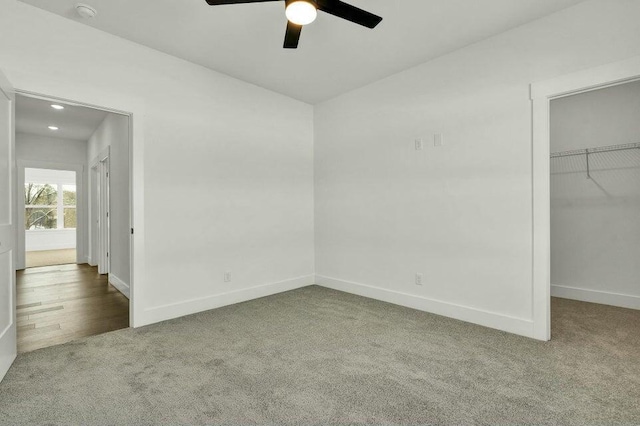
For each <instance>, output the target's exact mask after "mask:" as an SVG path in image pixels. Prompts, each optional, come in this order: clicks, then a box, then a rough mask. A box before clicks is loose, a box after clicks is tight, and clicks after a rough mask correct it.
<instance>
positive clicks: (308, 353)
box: [0, 286, 640, 425]
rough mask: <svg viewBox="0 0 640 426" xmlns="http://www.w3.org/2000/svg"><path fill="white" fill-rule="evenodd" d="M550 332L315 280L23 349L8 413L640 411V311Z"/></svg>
mask: <svg viewBox="0 0 640 426" xmlns="http://www.w3.org/2000/svg"><path fill="white" fill-rule="evenodd" d="M552 305H553V306H552V309H553V337H554V339H553V340H552V341H551V342H539V341H535V340H531V339H527V338H524V337H519V336H515V335H512V334H508V333H503V332H500V331H496V330H492V329H488V328H484V327H480V326H476V325H472V324H468V323H464V322H460V321H456V320H452V319H448V318H444V317H440V316H436V315H431V314H427V313H424V312H420V311H416V310H412V309H407V308H402V307H399V306H395V305H391V304H387V303H383V302H379V301H375V300H370V299H366V298H362V297H358V296H354V295H349V294H346V293H341V292H338V291H334V290H329V289H326V288H321V287H317V286H312V287H306V288H302V289H299V290H295V291H290V292H287V293H282V294H278V295H275V296H271V297H266V298H263V299H258V300H254V301H250V302H246V303H241V304H238V305H234V306H228V307H225V308H221V309H216V310H213V311H208V312H203V313H200V314H196V315H191V316H189V317H184V318H179V319H175V320H171V321H167V322H164V323H161V324H155V325H151V326H147V327H142V328H139V329H125V330H120V331H115V332H111V333H107V334H103V335H100V336H94V337H90V338H84V339H80V340H77V341H74V342H71V343H67V344H64V345H60V346H56V347H50V348H46V349H41V350H37V351H34V352H30V353H27V354H22V355H20V356H19V357H18V359H17V360H16V362H15V364H14V366H13V367H12V368H11V369H10V371H9V373H8V375H7V376H6V378H5V379H4V381H3V382H2V383H0V423H2V424H11V425H15V424H69V423H71V424H83V425H89V424H123V425H125V424H136V425H140V424H148V425H152V424H154V425H155V424H234V425H235V424H354V423H372V424H456V425H459V424H509V425H511V424H524V423H526V424H537V425H546V424H563V425H605V424H638V423H640V311H634V310H629V309H621V308H614V307H610V306H603V305H595V304H589V303H582V302H576V301H570V300H562V299H554V300H553V304H552Z"/></svg>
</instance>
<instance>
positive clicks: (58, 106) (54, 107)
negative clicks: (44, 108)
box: [51, 104, 64, 109]
mask: <svg viewBox="0 0 640 426" xmlns="http://www.w3.org/2000/svg"><path fill="white" fill-rule="evenodd" d="M51 108H53V109H64V107H63V106H62V105H57V104H53V105H51Z"/></svg>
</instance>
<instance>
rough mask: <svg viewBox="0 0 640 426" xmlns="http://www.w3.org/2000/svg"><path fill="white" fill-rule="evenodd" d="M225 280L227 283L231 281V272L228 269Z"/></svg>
mask: <svg viewBox="0 0 640 426" xmlns="http://www.w3.org/2000/svg"><path fill="white" fill-rule="evenodd" d="M224 282H225V283H230V282H231V272H229V271H227V272H225V273H224Z"/></svg>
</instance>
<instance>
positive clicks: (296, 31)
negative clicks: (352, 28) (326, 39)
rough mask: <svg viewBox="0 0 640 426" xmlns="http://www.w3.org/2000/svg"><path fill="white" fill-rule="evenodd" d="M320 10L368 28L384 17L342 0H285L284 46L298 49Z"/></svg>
mask: <svg viewBox="0 0 640 426" xmlns="http://www.w3.org/2000/svg"><path fill="white" fill-rule="evenodd" d="M206 1H207V3H208V4H209V5H210V6H218V5H223V4H239V3H263V2H267V1H282V0H206ZM318 10H321V11H323V12H326V13H329V14H331V15H334V16H337V17H338V18H342V19H346V20H347V21H351V22H354V23H356V24H359V25H362V26H364V27H367V28H375V27H376V25H378V24H379V23H380V21H382V18H381V17H379V16H377V15H374V14H373V13H370V12H367V11H366V10H362V9H359V8H357V7H355V6H351V5H350V4H347V3H345V2H342V1H340V0H285V14H286V16H287V32H286V33H285V36H284V46H283V47H284V48H285V49H296V48H297V47H298V41H299V40H300V33H301V32H302V27H303V26H304V25H307V24H310V23H312V22H313V21H314V20H315V19H316V16H317V15H318Z"/></svg>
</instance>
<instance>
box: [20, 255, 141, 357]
mask: <svg viewBox="0 0 640 426" xmlns="http://www.w3.org/2000/svg"><path fill="white" fill-rule="evenodd" d="M16 287H17V320H18V352H19V353H23V352H29V351H32V350H35V349H40V348H44V347H48V346H53V345H58V344H61V343H65V342H69V341H71V340H74V339H77V338H80V337H85V336H92V335H96V334H101V333H105V332H107V331H112V330H118V329H121V328H127V327H128V326H129V300H128V299H127V298H126V297H125V296H123V295H122V294H121V293H120V292H119V291H118V290H116V289H115V288H114V287H113V286H111V285H110V284H109V283H108V278H107V275H98V271H97V268H96V267H92V266H89V265H75V264H73V265H59V266H47V267H40V268H30V269H26V270H24V271H18V273H17V284H16Z"/></svg>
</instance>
